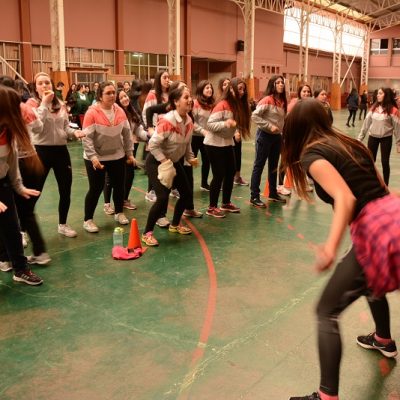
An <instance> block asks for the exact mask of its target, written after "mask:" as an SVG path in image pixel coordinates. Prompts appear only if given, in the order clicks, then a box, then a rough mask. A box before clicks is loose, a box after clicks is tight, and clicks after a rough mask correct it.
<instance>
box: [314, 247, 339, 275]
mask: <svg viewBox="0 0 400 400" xmlns="http://www.w3.org/2000/svg"><path fill="white" fill-rule="evenodd" d="M335 256H336V254H335V253H334V252H333V251H332V250H330V249H329V247H328V246H327V245H326V244H322V245H319V246H317V247H316V248H315V268H316V269H317V271H318V272H322V271H325V270H326V269H329V268H330V267H331V266H332V264H333V262H334V261H335Z"/></svg>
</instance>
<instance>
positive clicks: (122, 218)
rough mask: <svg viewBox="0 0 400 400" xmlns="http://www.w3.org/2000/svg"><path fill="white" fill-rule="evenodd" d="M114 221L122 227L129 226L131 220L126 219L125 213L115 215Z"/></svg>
mask: <svg viewBox="0 0 400 400" xmlns="http://www.w3.org/2000/svg"><path fill="white" fill-rule="evenodd" d="M114 220H115V221H116V222H118V223H119V224H121V225H128V224H129V219H128V218H126V217H125V214H124V213H118V214H115V215H114Z"/></svg>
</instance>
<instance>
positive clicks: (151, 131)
mask: <svg viewBox="0 0 400 400" xmlns="http://www.w3.org/2000/svg"><path fill="white" fill-rule="evenodd" d="M153 134H154V128H148V129H147V136H148V137H152V136H153Z"/></svg>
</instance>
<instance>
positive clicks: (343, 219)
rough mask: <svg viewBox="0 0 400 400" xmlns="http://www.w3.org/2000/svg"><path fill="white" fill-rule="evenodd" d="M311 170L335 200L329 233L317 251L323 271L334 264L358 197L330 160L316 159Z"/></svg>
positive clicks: (318, 264)
mask: <svg viewBox="0 0 400 400" xmlns="http://www.w3.org/2000/svg"><path fill="white" fill-rule="evenodd" d="M309 172H310V174H311V176H312V178H313V179H314V180H315V181H316V182H317V183H318V184H319V185H320V186H321V187H322V188H323V189H324V190H325V192H326V193H328V194H329V196H331V197H332V198H333V200H334V206H333V217H332V221H331V227H330V230H329V235H328V238H327V240H326V241H325V243H324V244H323V245H322V246H321V248H320V249H319V250H318V252H317V262H316V267H317V269H318V270H320V271H323V270H325V269H327V268H329V267H330V266H331V265H332V263H333V261H334V259H335V257H336V253H337V251H338V248H339V245H340V243H341V241H342V238H343V235H344V232H345V230H346V227H347V226H348V225H349V223H350V221H351V220H352V217H353V213H354V207H355V203H356V198H355V197H354V195H353V193H352V191H351V190H350V188H349V186H348V185H347V183H346V182H345V180H344V179H343V178H342V176H341V175H340V174H339V172H338V171H337V170H336V168H335V167H334V166H333V165H332V164H331V163H330V162H329V161H327V160H316V161H314V162H313V163H312V164H311V165H310V168H309Z"/></svg>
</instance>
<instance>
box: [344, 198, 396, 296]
mask: <svg viewBox="0 0 400 400" xmlns="http://www.w3.org/2000/svg"><path fill="white" fill-rule="evenodd" d="M350 232H351V238H352V241H353V244H354V249H355V254H356V258H357V261H358V262H359V263H360V265H361V267H362V268H363V270H364V273H365V276H366V279H367V285H368V287H369V288H370V289H371V290H372V294H373V295H374V296H375V297H378V298H379V297H382V296H383V295H384V294H385V293H387V292H392V291H393V290H396V289H399V288H400V197H397V196H394V195H391V194H389V195H387V196H384V197H381V198H379V199H376V200H373V201H370V202H369V203H368V204H367V205H366V206H365V207H364V208H363V209H362V210H361V212H360V213H359V215H358V216H357V218H356V219H355V220H354V221H353V222H352V223H351V225H350Z"/></svg>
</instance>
